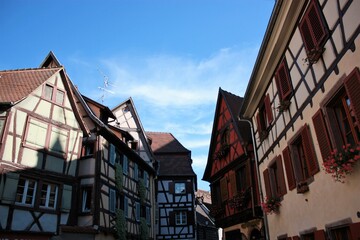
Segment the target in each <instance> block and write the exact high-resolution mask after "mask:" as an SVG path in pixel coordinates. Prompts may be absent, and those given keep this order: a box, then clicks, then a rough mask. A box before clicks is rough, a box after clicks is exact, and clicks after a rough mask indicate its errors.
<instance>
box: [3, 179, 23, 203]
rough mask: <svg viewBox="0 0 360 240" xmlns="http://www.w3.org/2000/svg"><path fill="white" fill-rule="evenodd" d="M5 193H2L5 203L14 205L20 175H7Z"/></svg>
mask: <svg viewBox="0 0 360 240" xmlns="http://www.w3.org/2000/svg"><path fill="white" fill-rule="evenodd" d="M5 176H6V178H5V184H4V191H3V193H2V198H1V199H2V202H3V203H10V204H12V203H14V202H15V198H16V190H17V186H18V182H19V174H18V173H13V172H8V173H6V175H5Z"/></svg>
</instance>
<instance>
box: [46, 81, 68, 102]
mask: <svg viewBox="0 0 360 240" xmlns="http://www.w3.org/2000/svg"><path fill="white" fill-rule="evenodd" d="M43 91H44V92H43V97H44V98H45V99H47V100H49V101H52V102H54V103H56V104H59V105H63V104H64V99H65V92H64V91H62V90H60V89H57V88H56V87H54V86H51V85H50V84H45V86H44V90H43Z"/></svg>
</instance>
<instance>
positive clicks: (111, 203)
mask: <svg viewBox="0 0 360 240" xmlns="http://www.w3.org/2000/svg"><path fill="white" fill-rule="evenodd" d="M115 208H116V192H115V190H114V189H110V190H109V211H110V212H112V213H114V212H115Z"/></svg>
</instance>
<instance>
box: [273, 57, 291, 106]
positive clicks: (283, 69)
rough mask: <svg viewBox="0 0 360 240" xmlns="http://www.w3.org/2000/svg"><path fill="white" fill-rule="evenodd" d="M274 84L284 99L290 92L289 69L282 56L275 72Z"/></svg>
mask: <svg viewBox="0 0 360 240" xmlns="http://www.w3.org/2000/svg"><path fill="white" fill-rule="evenodd" d="M275 80H276V86H277V88H278V92H279V96H280V99H281V100H285V99H287V98H288V97H289V95H290V93H291V91H292V90H291V83H290V74H289V69H288V67H287V64H286V59H285V58H284V59H283V60H282V62H281V64H280V66H279V68H278V70H277V72H276V74H275Z"/></svg>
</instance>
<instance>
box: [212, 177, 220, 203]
mask: <svg viewBox="0 0 360 240" xmlns="http://www.w3.org/2000/svg"><path fill="white" fill-rule="evenodd" d="M210 192H211V200H212V204H213V205H214V206H220V205H221V203H222V201H221V191H220V182H219V181H216V182H214V183H213V184H212V185H211V191H210Z"/></svg>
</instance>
